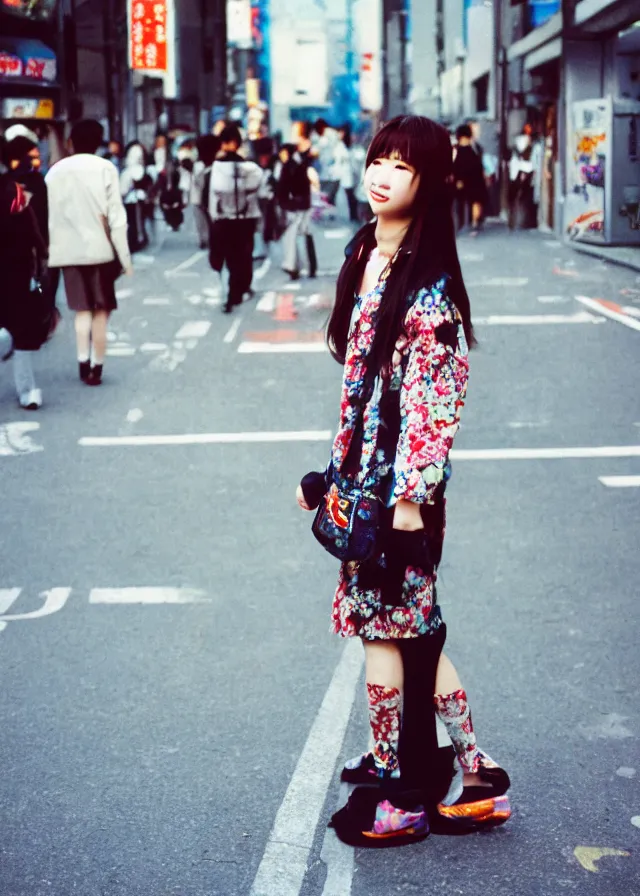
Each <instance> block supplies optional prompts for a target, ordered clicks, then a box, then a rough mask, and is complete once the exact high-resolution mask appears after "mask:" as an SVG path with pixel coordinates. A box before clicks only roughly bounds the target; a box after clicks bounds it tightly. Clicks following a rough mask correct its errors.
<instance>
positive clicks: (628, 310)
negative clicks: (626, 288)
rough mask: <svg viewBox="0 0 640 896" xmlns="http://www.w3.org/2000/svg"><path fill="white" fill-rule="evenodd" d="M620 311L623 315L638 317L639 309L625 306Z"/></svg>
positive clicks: (639, 314)
mask: <svg viewBox="0 0 640 896" xmlns="http://www.w3.org/2000/svg"><path fill="white" fill-rule="evenodd" d="M622 310H623V311H624V313H625V314H630V315H631V316H632V317H640V308H634V307H633V306H632V305H625V306H624V307H623V309H622Z"/></svg>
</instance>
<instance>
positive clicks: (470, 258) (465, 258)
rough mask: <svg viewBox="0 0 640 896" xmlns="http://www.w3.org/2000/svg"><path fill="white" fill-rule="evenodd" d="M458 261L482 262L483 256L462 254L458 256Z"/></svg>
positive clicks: (478, 253)
mask: <svg viewBox="0 0 640 896" xmlns="http://www.w3.org/2000/svg"><path fill="white" fill-rule="evenodd" d="M460 261H462V262H466V261H484V255H483V253H482V252H462V253H461V254H460Z"/></svg>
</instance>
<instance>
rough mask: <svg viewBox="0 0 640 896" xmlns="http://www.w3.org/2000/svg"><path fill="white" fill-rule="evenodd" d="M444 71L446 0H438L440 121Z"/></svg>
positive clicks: (437, 52) (437, 65) (437, 67)
mask: <svg viewBox="0 0 640 896" xmlns="http://www.w3.org/2000/svg"><path fill="white" fill-rule="evenodd" d="M443 73H444V0H436V74H437V78H438V121H442V110H443V104H442V75H443Z"/></svg>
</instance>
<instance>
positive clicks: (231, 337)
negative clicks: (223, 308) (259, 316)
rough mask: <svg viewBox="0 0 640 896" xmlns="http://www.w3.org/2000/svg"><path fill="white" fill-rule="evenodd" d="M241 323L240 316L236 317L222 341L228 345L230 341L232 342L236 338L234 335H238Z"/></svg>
mask: <svg viewBox="0 0 640 896" xmlns="http://www.w3.org/2000/svg"><path fill="white" fill-rule="evenodd" d="M241 325H242V318H241V317H237V318H236V319H235V320H234V322H233V323H232V324H231V326H230V327H229V329H228V330H227V332H226V333H225V335H224V342H226V343H227V345H229V344H230V343H231V342H233V340H234V339H235V338H236V336H237V335H238V330H239V329H240V327H241Z"/></svg>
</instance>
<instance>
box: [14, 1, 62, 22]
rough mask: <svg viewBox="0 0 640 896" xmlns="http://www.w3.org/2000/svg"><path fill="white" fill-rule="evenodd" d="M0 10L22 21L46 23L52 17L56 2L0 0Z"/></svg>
mask: <svg viewBox="0 0 640 896" xmlns="http://www.w3.org/2000/svg"><path fill="white" fill-rule="evenodd" d="M0 8H1V9H3V10H4V11H5V12H8V13H11V15H14V16H20V17H21V18H23V19H33V20H35V21H38V22H47V21H49V20H50V19H51V18H52V17H53V14H54V12H55V8H56V0H0Z"/></svg>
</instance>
